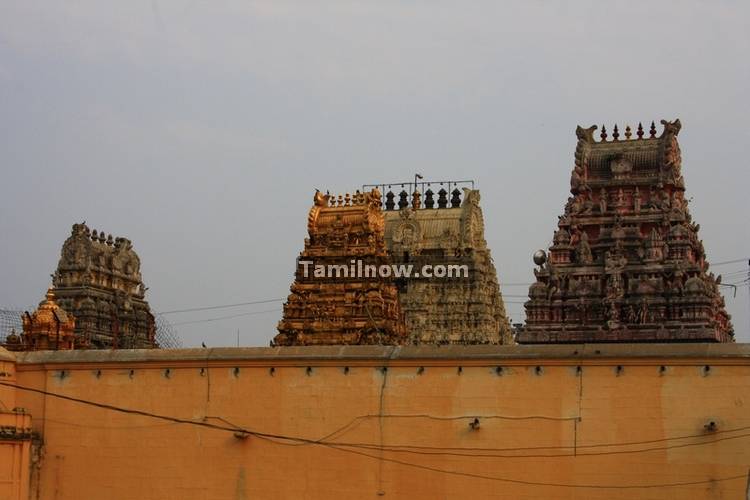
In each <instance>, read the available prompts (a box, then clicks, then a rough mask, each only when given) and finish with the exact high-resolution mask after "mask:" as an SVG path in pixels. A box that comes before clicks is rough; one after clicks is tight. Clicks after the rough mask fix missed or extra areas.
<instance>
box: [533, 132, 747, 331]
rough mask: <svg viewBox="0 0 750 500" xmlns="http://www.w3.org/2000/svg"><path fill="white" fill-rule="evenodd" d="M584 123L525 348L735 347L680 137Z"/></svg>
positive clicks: (542, 260)
mask: <svg viewBox="0 0 750 500" xmlns="http://www.w3.org/2000/svg"><path fill="white" fill-rule="evenodd" d="M661 123H662V125H663V126H664V129H663V131H662V133H661V135H658V136H657V131H656V127H655V125H654V123H653V122H652V123H651V129H650V131H649V132H644V130H643V127H642V126H641V125H640V124H639V125H638V128H637V130H636V132H635V137H633V133H632V131H631V129H630V127H627V128H626V129H625V131H624V137H620V132H619V130H618V128H617V126H616V125H615V127H614V129H613V131H612V136H611V138H608V135H607V131H606V129H605V127H602V130H601V133H600V134H599V137H600V141H596V140H595V139H594V131H595V130H596V129H597V127H596V126H593V127H589V128H581V127H578V129H577V130H576V135H577V136H578V146H577V147H576V152H575V166H574V168H573V173H572V176H571V179H570V192H571V194H572V196H571V197H570V198H568V202H567V204H566V205H565V212H564V214H563V215H562V216H560V218H559V221H558V224H557V231H555V234H554V239H553V244H552V246H551V247H550V248H549V252H548V253H547V254H545V253H544V252H543V251H540V252H537V253H536V254H535V256H534V261H535V263H536V264H537V265H538V266H539V268H538V269H535V270H534V274H535V276H536V282H535V283H534V284H532V285H531V287H530V288H529V300H528V302H526V326H525V327H524V328H523V330H522V332H521V333H520V334H519V335H518V341H519V342H520V343H555V342H617V341H623V342H679V341H682V342H685V341H687V342H732V341H733V337H734V333H733V330H732V325H731V323H730V317H729V315H728V314H727V312H726V310H725V307H724V299H723V297H722V296H721V294H720V293H719V288H718V285H719V284H720V278H717V277H716V276H714V274H713V273H709V271H708V268H709V265H708V262H707V261H706V255H705V252H704V248H703V243H702V241H701V240H699V239H698V229H699V225H698V224H696V223H695V222H693V220H692V217H691V215H690V211H689V210H688V200H686V199H685V182H684V179H683V176H682V172H681V157H680V147H679V145H678V143H677V135H678V134H679V132H680V127H681V124H680V121H679V120H675V121H673V122H667V121H664V120H662V122H661Z"/></svg>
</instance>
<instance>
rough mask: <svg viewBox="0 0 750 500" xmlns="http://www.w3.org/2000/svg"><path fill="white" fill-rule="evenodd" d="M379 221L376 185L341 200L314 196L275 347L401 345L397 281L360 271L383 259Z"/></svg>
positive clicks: (402, 333)
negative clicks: (373, 187) (368, 190)
mask: <svg viewBox="0 0 750 500" xmlns="http://www.w3.org/2000/svg"><path fill="white" fill-rule="evenodd" d="M384 225H385V221H384V217H383V212H382V210H381V194H380V192H379V191H378V190H377V189H373V190H371V191H370V192H366V193H361V192H359V191H357V192H356V193H354V194H353V195H350V194H348V193H347V194H346V195H338V197H336V196H331V195H329V194H323V193H321V192H319V191H317V192H316V193H315V196H314V202H313V206H312V208H311V209H310V213H309V215H308V220H307V231H308V238H305V247H304V250H303V251H302V253H301V254H300V256H299V258H298V265H297V270H296V273H295V281H294V283H293V284H292V286H291V289H290V290H291V293H290V294H289V297H288V298H287V301H286V303H285V304H284V313H283V318H282V320H281V321H280V322H279V325H278V331H279V333H278V335H276V337H274V339H273V341H272V345H325V344H401V343H404V341H405V335H406V332H405V329H404V320H403V314H402V313H401V308H400V307H399V302H398V291H397V289H396V285H395V283H394V281H393V280H392V279H390V278H387V277H381V276H379V275H374V276H373V275H372V274H375V273H372V274H370V275H368V276H366V277H365V276H363V274H362V273H359V272H358V269H357V267H358V263H359V266H364V265H368V266H380V265H387V264H388V261H389V259H388V255H387V252H386V249H385V242H384V238H383V235H384ZM318 269H321V270H322V272H320V273H316V272H315V270H318Z"/></svg>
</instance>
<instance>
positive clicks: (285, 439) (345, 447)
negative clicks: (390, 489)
mask: <svg viewBox="0 0 750 500" xmlns="http://www.w3.org/2000/svg"><path fill="white" fill-rule="evenodd" d="M0 385H2V386H8V387H13V388H15V389H19V390H23V391H30V392H35V393H39V394H43V395H45V396H50V397H55V398H59V399H63V400H67V401H71V402H75V403H80V404H84V405H89V406H94V407H98V408H102V409H107V410H111V411H117V412H122V413H126V414H131V415H139V416H144V417H149V418H154V419H160V420H164V421H168V422H173V423H180V424H188V425H196V426H199V427H204V428H208V429H215V430H221V431H228V432H232V433H234V434H238V433H239V434H247V435H251V436H254V437H256V438H259V439H262V440H266V441H270V442H274V443H277V444H282V445H293V444H295V443H307V444H315V445H320V446H325V447H328V448H332V449H336V450H339V451H343V452H346V453H353V454H356V455H361V456H365V457H369V458H372V459H375V460H381V461H385V462H390V463H395V464H399V465H403V466H406V467H412V468H417V469H423V470H429V471H433V472H438V473H442V474H449V475H458V476H465V477H473V478H476V479H486V480H492V481H501V482H508V483H515V484H524V485H529V486H550V487H559V488H586V489H640V488H671V487H679V486H694V485H700V484H709V483H715V482H723V481H732V480H735V479H739V478H743V479H744V478H745V477H746V476H745V474H742V475H737V476H727V477H723V478H711V479H706V480H700V481H685V482H674V483H660V484H640V485H604V484H568V483H551V482H539V481H526V480H519V479H511V478H504V477H497V476H485V475H482V474H475V473H469V472H463V471H454V470H448V469H440V468H437V467H430V466H426V465H422V464H416V463H412V462H406V461H403V460H398V459H393V458H388V457H384V456H374V455H370V454H369V453H366V452H364V451H358V450H356V449H350V448H355V447H356V448H361V449H367V450H368V451H369V449H368V448H365V447H363V446H362V445H353V444H351V445H349V444H342V443H331V442H325V441H317V440H312V439H307V438H300V437H293V436H284V435H279V434H270V433H264V432H258V431H252V430H249V429H244V428H242V427H239V426H236V425H234V424H231V423H229V422H227V421H226V420H224V419H221V420H223V421H224V422H225V423H227V424H228V425H230V427H227V426H223V425H216V424H211V423H209V422H206V421H196V420H188V419H183V418H178V417H170V416H167V415H159V414H156V413H150V412H146V411H142V410H134V409H129V408H123V407H118V406H114V405H110V404H106V403H98V402H94V401H89V400H85V399H80V398H75V397H72V396H65V395H63V394H58V393H54V392H49V391H45V390H42V389H35V388H33V387H26V386H21V385H17V384H12V383H10V382H0ZM430 417H432V418H438V419H442V418H448V419H458V418H467V417H434V416H430ZM211 418H220V417H211ZM739 437H745V435H743V436H729V437H725V438H718V439H716V440H715V441H718V440H729V439H734V438H739ZM702 444H708V443H702ZM676 446H679V445H675V447H676ZM664 449H668V448H664ZM381 451H388V450H385V449H382V448H381ZM649 451H650V450H649ZM630 452H631V453H632V452H634V451H630ZM618 453H621V452H611V453H610V454H618ZM511 458H518V457H517V456H514V457H511Z"/></svg>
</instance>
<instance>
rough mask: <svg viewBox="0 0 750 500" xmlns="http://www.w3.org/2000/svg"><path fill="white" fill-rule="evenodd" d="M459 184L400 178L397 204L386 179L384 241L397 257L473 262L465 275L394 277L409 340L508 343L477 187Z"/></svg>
mask: <svg viewBox="0 0 750 500" xmlns="http://www.w3.org/2000/svg"><path fill="white" fill-rule="evenodd" d="M469 182H471V181H463V183H464V184H468V183H469ZM432 184H435V190H434V191H433V189H432V187H431V186H432ZM457 184H458V182H451V181H446V182H443V183H440V182H435V183H427V182H415V183H414V184H411V183H404V184H402V185H401V192H400V193H399V194H398V204H397V203H396V200H395V198H396V195H395V194H394V192H393V191H392V190H390V189H388V188H390V186H383V188H384V189H388V191H387V192H386V202H385V243H386V248H387V250H388V252H389V253H390V254H391V256H392V257H393V260H394V261H395V262H398V263H414V264H415V267H419V264H448V263H450V264H457V265H466V266H467V268H468V269H469V270H470V275H469V276H468V278H467V279H441V278H435V277H426V276H414V277H411V278H410V279H408V280H402V281H400V282H399V283H398V284H399V300H400V303H401V308H402V310H403V311H404V315H405V318H406V327H407V331H408V332H409V342H410V343H413V344H422V343H426V344H435V343H437V344H508V343H512V342H513V339H512V335H511V330H510V324H509V321H508V319H507V317H506V314H505V305H504V303H503V299H502V295H501V294H500V287H499V284H498V279H497V272H496V270H495V265H494V263H493V261H492V257H491V255H490V250H489V248H487V242H486V241H485V239H484V217H483V215H482V209H481V208H480V206H479V200H480V195H479V191H478V190H475V189H473V188H472V189H470V188H463V192H462V191H460V190H459V189H458V187H457ZM472 184H473V183H472ZM404 186H413V192H412V193H411V194H409V193H407V191H406V190H405V189H404ZM451 187H452V188H453V190H452V191H451V192H448V189H451ZM446 188H447V189H446ZM410 191H411V187H410ZM449 197H450V198H449ZM462 197H463V200H462Z"/></svg>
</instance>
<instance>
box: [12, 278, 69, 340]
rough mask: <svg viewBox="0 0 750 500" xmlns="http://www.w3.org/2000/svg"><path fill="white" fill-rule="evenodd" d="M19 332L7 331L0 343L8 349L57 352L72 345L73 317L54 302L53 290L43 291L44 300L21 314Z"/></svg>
mask: <svg viewBox="0 0 750 500" xmlns="http://www.w3.org/2000/svg"><path fill="white" fill-rule="evenodd" d="M21 320H22V323H23V333H22V334H20V335H19V334H17V333H16V332H11V333H10V334H9V335H8V336H7V337H6V338H5V343H4V344H3V345H2V346H3V347H5V348H6V349H8V350H9V351H59V350H70V349H74V348H75V347H76V341H77V340H79V338H78V337H76V335H75V333H74V329H75V318H73V317H72V316H71V315H70V314H69V313H67V312H66V311H65V310H63V309H62V308H61V307H60V306H59V305H58V304H57V302H56V301H55V292H54V290H53V289H52V288H50V289H49V290H47V295H46V297H45V300H43V301H41V302H40V303H39V307H38V308H37V309H36V311H34V312H33V313H29V312H28V311H27V312H25V313H23V316H21Z"/></svg>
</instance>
